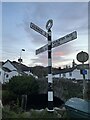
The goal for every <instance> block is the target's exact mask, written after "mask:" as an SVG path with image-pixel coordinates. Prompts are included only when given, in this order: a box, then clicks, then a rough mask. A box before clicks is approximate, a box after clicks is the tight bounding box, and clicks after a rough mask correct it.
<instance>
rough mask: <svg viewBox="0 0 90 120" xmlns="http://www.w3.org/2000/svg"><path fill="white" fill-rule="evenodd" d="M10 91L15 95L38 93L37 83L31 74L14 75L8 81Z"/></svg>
mask: <svg viewBox="0 0 90 120" xmlns="http://www.w3.org/2000/svg"><path fill="white" fill-rule="evenodd" d="M8 88H9V90H10V91H12V92H13V93H15V94H17V95H23V94H26V95H31V94H36V93H38V89H39V86H38V83H37V81H36V80H35V78H34V77H32V76H15V77H13V78H11V79H10V81H9V83H8Z"/></svg>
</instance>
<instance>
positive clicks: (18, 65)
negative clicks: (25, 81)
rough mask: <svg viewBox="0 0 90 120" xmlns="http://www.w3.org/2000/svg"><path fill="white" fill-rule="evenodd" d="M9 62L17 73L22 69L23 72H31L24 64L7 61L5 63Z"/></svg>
mask: <svg viewBox="0 0 90 120" xmlns="http://www.w3.org/2000/svg"><path fill="white" fill-rule="evenodd" d="M7 62H10V63H11V64H12V65H13V66H14V67H15V68H16V69H17V71H19V70H20V69H21V70H22V72H23V71H30V67H28V66H26V65H24V64H20V63H19V62H16V61H10V60H7V61H6V62H5V63H7ZM5 63H4V64H5Z"/></svg>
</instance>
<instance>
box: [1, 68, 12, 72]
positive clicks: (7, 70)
mask: <svg viewBox="0 0 90 120" xmlns="http://www.w3.org/2000/svg"><path fill="white" fill-rule="evenodd" d="M2 69H3V70H4V71H5V72H11V70H10V69H8V68H6V67H2Z"/></svg>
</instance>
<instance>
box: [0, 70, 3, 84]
mask: <svg viewBox="0 0 90 120" xmlns="http://www.w3.org/2000/svg"><path fill="white" fill-rule="evenodd" d="M3 77H4V71H3V70H2V69H1V68H0V83H3Z"/></svg>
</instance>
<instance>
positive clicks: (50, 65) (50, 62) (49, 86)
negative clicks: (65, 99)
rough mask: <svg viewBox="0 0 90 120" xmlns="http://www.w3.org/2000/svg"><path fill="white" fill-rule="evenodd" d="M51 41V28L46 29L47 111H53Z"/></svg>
mask: <svg viewBox="0 0 90 120" xmlns="http://www.w3.org/2000/svg"><path fill="white" fill-rule="evenodd" d="M51 52H52V41H51V30H50V29H48V111H53V80H52V56H51Z"/></svg>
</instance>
